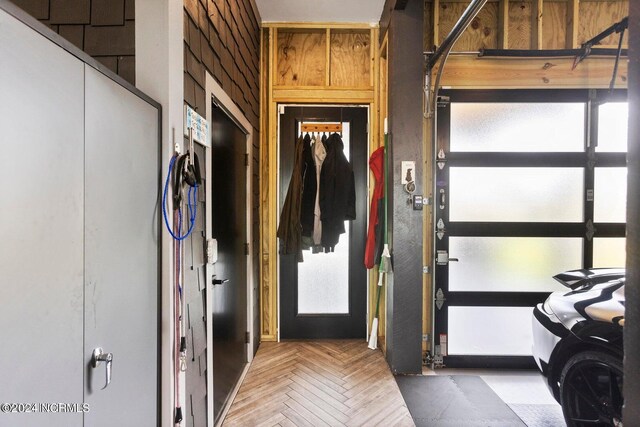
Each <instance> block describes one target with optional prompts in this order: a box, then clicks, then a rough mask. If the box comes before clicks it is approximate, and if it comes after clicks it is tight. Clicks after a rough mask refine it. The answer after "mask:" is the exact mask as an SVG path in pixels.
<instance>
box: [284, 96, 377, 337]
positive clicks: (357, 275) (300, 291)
mask: <svg viewBox="0 0 640 427" xmlns="http://www.w3.org/2000/svg"><path fill="white" fill-rule="evenodd" d="M367 120H368V110H367V108H365V107H311V106H308V107H285V108H284V109H283V112H282V113H281V114H280V121H279V145H278V151H279V168H278V175H279V193H278V202H279V212H281V211H282V206H283V203H284V200H285V197H286V194H287V189H288V187H289V182H290V180H291V174H292V171H293V160H294V147H295V141H296V139H297V138H298V136H299V135H300V133H301V124H302V123H306V122H313V123H318V122H323V123H341V124H342V141H343V143H344V153H345V156H346V157H347V159H348V160H349V162H350V163H351V166H352V168H353V175H354V180H355V191H356V219H355V220H354V221H345V229H346V232H345V233H344V234H341V235H340V240H339V241H338V244H337V245H336V246H335V250H334V252H329V253H324V252H320V253H313V252H312V251H311V250H304V251H303V258H304V261H303V262H297V261H296V255H295V254H292V255H283V254H280V255H279V260H280V265H279V277H280V280H279V286H280V337H281V338H283V339H288V338H364V337H365V335H366V299H367V276H366V269H365V267H364V247H365V243H366V225H367V218H366V215H367V177H368V163H367V148H368V137H367ZM327 136H329V134H327ZM317 137H318V140H319V139H320V138H321V137H322V133H320V134H319V135H317Z"/></svg>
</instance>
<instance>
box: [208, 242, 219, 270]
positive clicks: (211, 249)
mask: <svg viewBox="0 0 640 427" xmlns="http://www.w3.org/2000/svg"><path fill="white" fill-rule="evenodd" d="M216 262H218V241H217V240H216V239H209V240H207V263H209V264H215V263H216Z"/></svg>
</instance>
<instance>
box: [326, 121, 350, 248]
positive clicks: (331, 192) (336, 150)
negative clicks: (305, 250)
mask: <svg viewBox="0 0 640 427" xmlns="http://www.w3.org/2000/svg"><path fill="white" fill-rule="evenodd" d="M325 146H326V149H327V157H326V158H325V159H324V162H323V163H322V170H321V171H320V214H321V219H322V246H323V247H324V249H325V252H327V251H333V249H334V247H335V245H336V243H338V239H339V238H340V234H342V233H344V232H345V228H344V221H345V220H354V219H356V189H355V181H354V178H353V169H352V168H351V164H350V163H349V161H348V160H347V158H346V156H345V155H344V143H343V142H342V138H341V137H340V135H339V134H337V133H334V134H331V136H329V138H327V141H326V142H325Z"/></svg>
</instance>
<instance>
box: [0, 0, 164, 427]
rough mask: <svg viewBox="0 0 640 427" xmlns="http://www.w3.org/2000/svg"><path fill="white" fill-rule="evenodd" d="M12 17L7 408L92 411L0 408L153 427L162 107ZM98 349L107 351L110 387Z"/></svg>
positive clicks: (3, 375)
mask: <svg viewBox="0 0 640 427" xmlns="http://www.w3.org/2000/svg"><path fill="white" fill-rule="evenodd" d="M9 11H12V10H11V8H10V7H9V6H6V4H5V3H3V2H1V1H0V58H2V60H1V62H0V182H2V185H3V191H2V195H1V196H0V403H2V402H12V403H16V404H20V403H68V404H79V405H81V404H83V403H87V404H89V406H88V408H89V412H86V413H83V412H82V411H81V410H80V411H79V412H66V413H60V411H59V410H58V411H57V413H52V412H49V413H42V412H41V413H35V414H34V413H1V412H0V426H14V425H20V426H43V425H46V426H65V427H66V426H83V425H84V426H113V425H135V426H153V425H157V423H158V387H159V378H158V362H159V354H158V353H159V352H158V339H159V337H158V303H159V301H158V282H159V256H158V247H159V241H158V236H159V222H158V220H159V218H160V217H159V215H158V214H159V212H158V209H159V201H158V184H159V177H158V175H159V174H158V156H159V151H158V147H159V146H158V129H159V128H158V126H159V122H158V119H159V112H158V107H157V105H153V104H152V103H149V102H147V101H145V100H144V99H142V98H141V97H140V96H138V95H137V94H134V93H132V92H131V91H129V90H127V89H125V88H124V87H123V86H121V85H120V84H118V83H117V82H114V81H113V80H111V79H110V78H109V77H106V76H105V75H104V74H103V73H101V72H100V71H98V70H96V69H95V68H94V66H95V64H94V65H87V64H86V63H85V62H86V61H85V59H83V57H82V55H80V54H78V53H77V52H73V54H71V53H70V52H69V50H70V48H68V47H65V46H59V45H58V44H56V43H53V42H52V41H51V40H49V39H48V38H47V37H44V36H43V35H42V34H39V32H37V31H34V29H33V28H31V27H30V26H29V25H34V24H33V23H30V24H29V25H25V23H23V22H21V20H20V19H17V18H16V16H17V17H20V15H19V14H17V12H13V11H12V13H9ZM13 15H16V16H13ZM39 31H42V30H39ZM45 33H46V31H45ZM87 61H90V60H87ZM96 347H102V348H103V349H104V351H105V352H111V353H112V354H113V364H112V380H111V383H110V384H109V385H108V386H107V387H106V388H104V389H103V387H104V385H105V382H106V369H105V363H104V362H103V363H102V364H101V365H100V366H98V367H97V368H92V367H91V355H92V351H93V349H94V348H96ZM16 409H17V408H16ZM23 409H24V407H23Z"/></svg>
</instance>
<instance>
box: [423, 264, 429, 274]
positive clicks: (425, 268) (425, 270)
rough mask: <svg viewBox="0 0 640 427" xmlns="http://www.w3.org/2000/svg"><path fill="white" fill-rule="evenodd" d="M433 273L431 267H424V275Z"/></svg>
mask: <svg viewBox="0 0 640 427" xmlns="http://www.w3.org/2000/svg"><path fill="white" fill-rule="evenodd" d="M429 273H431V267H429V266H428V265H425V266H423V267H422V274H429Z"/></svg>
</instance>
